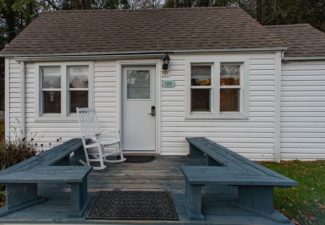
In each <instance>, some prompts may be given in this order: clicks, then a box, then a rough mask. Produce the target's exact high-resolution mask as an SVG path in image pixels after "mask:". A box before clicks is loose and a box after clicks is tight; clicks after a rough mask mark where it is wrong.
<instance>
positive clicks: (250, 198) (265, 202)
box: [238, 186, 274, 214]
mask: <svg viewBox="0 0 325 225" xmlns="http://www.w3.org/2000/svg"><path fill="white" fill-rule="evenodd" d="M238 203H239V204H240V205H242V206H247V207H250V208H252V209H255V210H257V211H260V212H261V213H264V214H272V213H273V212H274V208H273V187H270V186H239V187H238Z"/></svg>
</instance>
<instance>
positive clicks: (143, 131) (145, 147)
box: [122, 66, 156, 151]
mask: <svg viewBox="0 0 325 225" xmlns="http://www.w3.org/2000/svg"><path fill="white" fill-rule="evenodd" d="M155 79H156V76H155V68H154V67H149V66H148V67H124V68H123V77H122V84H123V85H122V87H123V88H122V147H123V150H126V151H156V96H155V91H156V90H155Z"/></svg>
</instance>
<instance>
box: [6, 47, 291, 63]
mask: <svg viewBox="0 0 325 225" xmlns="http://www.w3.org/2000/svg"><path fill="white" fill-rule="evenodd" d="M284 50H287V47H265V48H231V49H189V50H151V51H131V52H80V53H53V54H10V53H9V54H6V53H2V54H1V53H0V57H15V58H16V60H20V61H35V60H41V59H42V60H44V59H53V60H54V59H63V58H69V59H89V58H91V59H103V58H104V59H106V58H107V59H109V58H124V57H139V56H141V57H150V56H157V55H161V54H163V53H166V52H168V53H180V54H181V53H217V52H218V53H222V52H263V51H266V52H269V51H284Z"/></svg>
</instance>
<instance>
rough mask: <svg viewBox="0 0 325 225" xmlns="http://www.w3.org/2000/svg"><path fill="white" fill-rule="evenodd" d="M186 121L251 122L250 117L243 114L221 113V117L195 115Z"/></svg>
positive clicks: (204, 114)
mask: <svg viewBox="0 0 325 225" xmlns="http://www.w3.org/2000/svg"><path fill="white" fill-rule="evenodd" d="M185 120H249V117H248V115H245V114H242V113H221V114H219V115H215V114H212V113H195V114H192V115H189V116H187V117H186V118H185Z"/></svg>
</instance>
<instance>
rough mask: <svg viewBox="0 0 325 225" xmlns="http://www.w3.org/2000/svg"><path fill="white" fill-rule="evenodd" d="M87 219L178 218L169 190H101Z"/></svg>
mask: <svg viewBox="0 0 325 225" xmlns="http://www.w3.org/2000/svg"><path fill="white" fill-rule="evenodd" d="M87 219H107V220H178V217H177V213H176V210H175V207H174V204H173V201H172V198H171V196H170V194H169V192H167V191H101V192H99V193H98V194H97V197H96V199H95V202H94V204H93V205H92V206H91V209H90V211H89V214H88V216H87Z"/></svg>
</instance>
